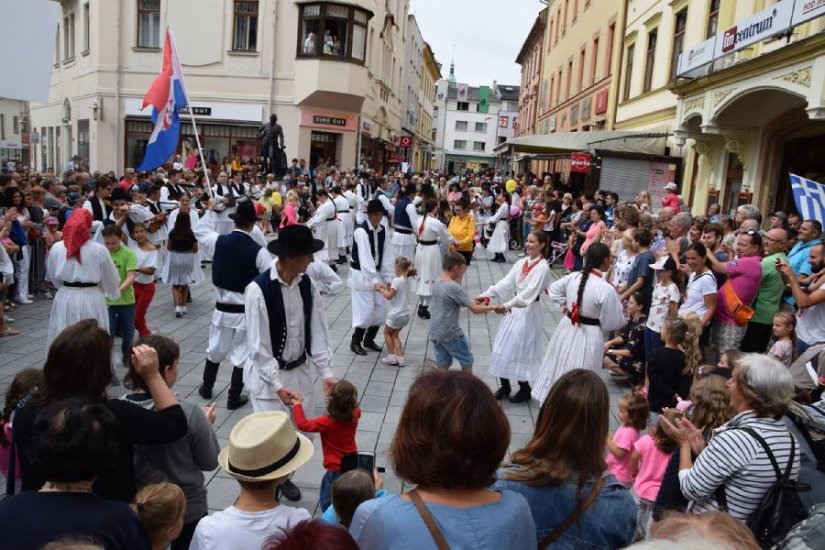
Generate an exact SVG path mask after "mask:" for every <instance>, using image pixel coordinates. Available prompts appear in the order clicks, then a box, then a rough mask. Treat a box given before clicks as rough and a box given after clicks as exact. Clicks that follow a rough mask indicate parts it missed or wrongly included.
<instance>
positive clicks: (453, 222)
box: [447, 199, 476, 265]
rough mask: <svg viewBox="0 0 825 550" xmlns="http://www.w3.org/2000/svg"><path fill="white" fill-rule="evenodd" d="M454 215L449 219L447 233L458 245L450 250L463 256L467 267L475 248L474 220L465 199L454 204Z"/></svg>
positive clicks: (454, 245)
mask: <svg viewBox="0 0 825 550" xmlns="http://www.w3.org/2000/svg"><path fill="white" fill-rule="evenodd" d="M454 212H455V213H454V215H453V217H452V218H450V225H449V226H448V227H447V232H448V233H449V234H450V235H452V236H453V238H454V239H455V240H457V241H458V243H456V244H453V245H452V246H451V248H452V249H453V250H455V251H456V252H458V253H459V254H461V255H462V256H464V259H465V260H466V261H467V265H470V260H472V258H473V247H474V246H475V238H474V237H475V233H476V220H475V217H474V216H473V215H472V214H471V212H470V205H469V203H468V202H467V199H461V200H459V201H458V202H456V203H455V208H454Z"/></svg>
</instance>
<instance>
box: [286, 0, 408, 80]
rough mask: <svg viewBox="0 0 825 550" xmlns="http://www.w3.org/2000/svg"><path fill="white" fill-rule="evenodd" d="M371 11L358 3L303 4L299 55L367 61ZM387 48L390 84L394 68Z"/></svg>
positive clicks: (386, 73)
mask: <svg viewBox="0 0 825 550" xmlns="http://www.w3.org/2000/svg"><path fill="white" fill-rule="evenodd" d="M369 19H370V14H369V12H367V11H365V10H362V9H359V8H357V7H354V6H348V5H343V4H334V3H327V2H318V3H312V4H301V5H300V16H299V23H298V24H299V28H298V57H323V58H330V59H340V60H351V61H355V62H357V63H362V64H363V63H364V61H365V60H366V57H367V27H368V24H369ZM390 57H391V54H390V52H388V51H387V49H386V47H385V51H384V57H383V67H382V71H381V75H382V78H383V80H384V82H386V83H388V84H389V83H390V79H391V78H393V77H394V76H395V75H394V69H392V68H391V65H390Z"/></svg>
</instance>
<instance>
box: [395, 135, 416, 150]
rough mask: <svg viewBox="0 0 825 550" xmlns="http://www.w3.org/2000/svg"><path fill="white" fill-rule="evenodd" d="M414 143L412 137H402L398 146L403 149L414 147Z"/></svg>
mask: <svg viewBox="0 0 825 550" xmlns="http://www.w3.org/2000/svg"><path fill="white" fill-rule="evenodd" d="M412 143H413V139H412V136H401V137H400V138H399V139H398V145H400V146H401V147H412Z"/></svg>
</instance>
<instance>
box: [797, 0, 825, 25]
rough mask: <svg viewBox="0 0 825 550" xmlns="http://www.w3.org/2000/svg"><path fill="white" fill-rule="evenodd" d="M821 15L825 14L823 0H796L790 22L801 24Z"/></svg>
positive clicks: (824, 2) (824, 1) (824, 0)
mask: <svg viewBox="0 0 825 550" xmlns="http://www.w3.org/2000/svg"><path fill="white" fill-rule="evenodd" d="M821 15H825V0H796V4H794V7H793V17H792V18H791V24H792V25H801V24H802V23H804V22H805V21H810V20H811V19H815V18H817V17H819V16H821Z"/></svg>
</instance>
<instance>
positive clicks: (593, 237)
mask: <svg viewBox="0 0 825 550" xmlns="http://www.w3.org/2000/svg"><path fill="white" fill-rule="evenodd" d="M605 229H607V225H605V223H604V222H602V221H600V222H598V223H594V224H591V225H590V229H588V230H587V233H585V236H584V242H583V243H582V246H581V255H582V257H584V255H585V253H586V252H587V249H588V248H590V245H591V244H593V243H594V242H596V241H597V240H598V239H599V238H600V237H601V235H602V231H604V230H605Z"/></svg>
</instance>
